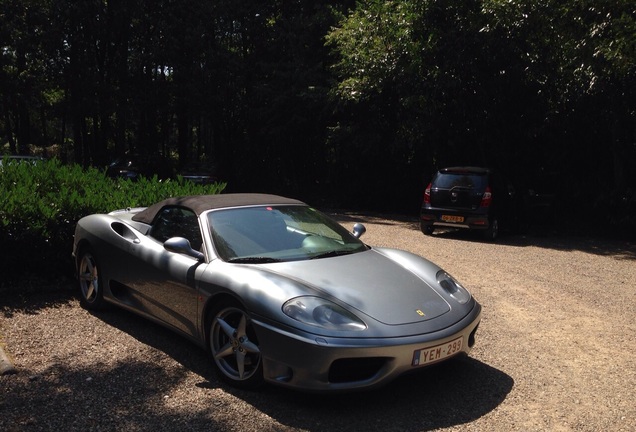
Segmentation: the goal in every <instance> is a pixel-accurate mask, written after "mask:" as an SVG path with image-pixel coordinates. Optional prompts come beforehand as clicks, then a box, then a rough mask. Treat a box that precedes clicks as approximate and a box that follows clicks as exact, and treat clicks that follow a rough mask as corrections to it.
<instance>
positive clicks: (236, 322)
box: [210, 303, 264, 389]
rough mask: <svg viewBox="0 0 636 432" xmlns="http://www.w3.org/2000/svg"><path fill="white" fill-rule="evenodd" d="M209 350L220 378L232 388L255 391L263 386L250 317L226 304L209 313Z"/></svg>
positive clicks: (256, 342)
mask: <svg viewBox="0 0 636 432" xmlns="http://www.w3.org/2000/svg"><path fill="white" fill-rule="evenodd" d="M210 351H211V354H212V359H213V360H214V366H215V367H216V370H217V372H218V373H219V376H220V378H221V379H223V380H224V381H225V382H227V383H229V384H231V385H232V386H235V387H239V388H243V389H255V388H258V387H260V386H261V385H262V384H263V381H264V380H263V364H262V357H261V351H260V348H259V346H258V339H257V338H256V333H255V332H254V326H253V325H252V320H251V318H250V316H249V315H248V314H247V312H245V311H244V310H243V309H242V308H241V307H240V306H237V305H234V304H230V303H226V304H224V305H222V306H221V307H219V308H217V309H216V310H215V311H214V312H212V322H211V324H210Z"/></svg>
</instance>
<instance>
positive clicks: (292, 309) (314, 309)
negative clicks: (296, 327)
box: [283, 296, 367, 331]
mask: <svg viewBox="0 0 636 432" xmlns="http://www.w3.org/2000/svg"><path fill="white" fill-rule="evenodd" d="M283 312H284V313H285V315H287V316H289V317H291V318H293V319H295V320H297V321H300V322H302V323H305V324H308V325H311V326H316V327H322V328H325V329H329V330H339V331H349V330H364V329H366V328H367V326H366V324H365V323H364V322H363V321H362V320H361V319H360V318H358V317H357V316H355V315H354V314H353V313H351V312H349V311H348V310H346V309H345V308H343V307H341V306H338V305H337V304H335V303H333V302H330V301H329V300H325V299H322V298H320V297H311V296H306V297H296V298H294V299H291V300H289V301H287V302H286V303H285V304H284V305H283Z"/></svg>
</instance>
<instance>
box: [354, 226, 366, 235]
mask: <svg viewBox="0 0 636 432" xmlns="http://www.w3.org/2000/svg"><path fill="white" fill-rule="evenodd" d="M365 232H367V229H366V228H365V226H364V225H362V224H361V223H357V224H355V225H354V226H353V236H354V237H355V238H360V237H362V234H364V233H365Z"/></svg>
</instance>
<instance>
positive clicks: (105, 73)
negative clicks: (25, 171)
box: [0, 0, 636, 232]
mask: <svg viewBox="0 0 636 432" xmlns="http://www.w3.org/2000/svg"><path fill="white" fill-rule="evenodd" d="M0 50H1V51H0V145H1V146H2V149H1V152H2V153H6V154H38V155H43V156H46V157H55V158H58V159H59V160H60V161H61V162H62V163H64V164H78V165H81V166H83V167H89V166H92V167H98V168H100V169H104V168H105V167H106V166H107V165H108V164H109V163H110V162H111V161H112V160H113V159H115V158H116V157H118V156H121V155H122V154H125V153H129V154H135V155H139V157H141V158H148V159H149V158H151V157H156V156H157V155H162V156H163V157H165V158H169V159H170V160H172V161H174V164H175V166H176V167H177V168H183V167H186V166H189V165H192V164H199V165H201V164H203V165H205V166H207V167H208V169H210V170H216V173H217V175H218V176H219V177H220V178H221V179H222V180H224V181H226V182H227V188H226V191H235V192H237V191H239V192H270V193H280V194H283V195H287V196H293V197H296V198H300V199H303V200H306V201H308V202H311V203H314V204H316V205H329V206H341V207H347V208H352V209H356V208H358V209H371V210H382V211H392V212H402V213H409V214H416V213H417V210H418V208H419V205H420V203H421V198H422V193H423V190H424V188H425V186H426V184H427V183H428V181H429V179H430V177H431V176H432V174H433V173H434V171H435V169H437V168H439V167H443V166H449V165H479V166H489V167H493V168H495V169H498V170H499V171H502V172H503V173H504V174H506V175H507V176H508V177H509V178H511V179H512V181H513V182H514V183H515V184H516V185H518V188H517V190H518V193H520V194H528V193H532V192H531V191H537V190H541V191H545V192H547V193H549V194H555V195H556V196H557V200H556V202H557V204H558V211H557V212H556V213H555V219H556V220H558V221H560V223H561V224H563V225H567V226H571V225H573V222H576V223H574V225H576V224H580V225H581V226H590V225H594V226H613V227H615V228H618V229H619V232H620V230H621V229H623V228H625V227H628V228H629V227H631V229H633V227H634V225H636V222H635V219H636V215H635V209H636V3H635V2H634V1H633V0H613V1H606V0H601V1H592V0H558V1H557V0H526V1H522V0H505V1H504V0H452V1H451V0H448V1H442V0H439V1H435V0H402V1H388V0H387V1H378V0H360V1H352V0H343V1H337V0H336V1H326V0H272V1H263V0H178V1H177V0H135V1H130V0H82V1H77V0H0Z"/></svg>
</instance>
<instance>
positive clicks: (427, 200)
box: [424, 183, 431, 204]
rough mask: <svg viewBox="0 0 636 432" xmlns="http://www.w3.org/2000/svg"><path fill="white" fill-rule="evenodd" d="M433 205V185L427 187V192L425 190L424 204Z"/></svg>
mask: <svg viewBox="0 0 636 432" xmlns="http://www.w3.org/2000/svg"><path fill="white" fill-rule="evenodd" d="M430 203H431V183H429V184H428V186H426V190H424V204H430Z"/></svg>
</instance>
